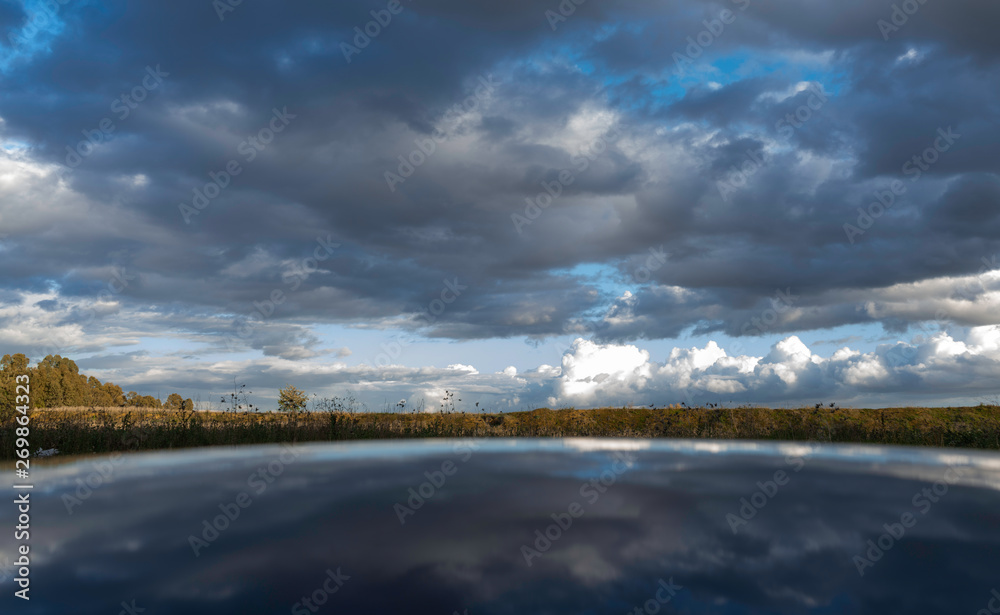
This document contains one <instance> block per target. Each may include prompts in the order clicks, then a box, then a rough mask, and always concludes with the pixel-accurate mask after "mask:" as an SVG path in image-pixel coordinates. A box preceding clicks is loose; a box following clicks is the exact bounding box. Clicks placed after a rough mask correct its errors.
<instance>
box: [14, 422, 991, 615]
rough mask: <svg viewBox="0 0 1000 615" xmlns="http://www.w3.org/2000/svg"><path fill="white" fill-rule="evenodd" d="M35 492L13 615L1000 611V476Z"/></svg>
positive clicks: (502, 450)
mask: <svg viewBox="0 0 1000 615" xmlns="http://www.w3.org/2000/svg"><path fill="white" fill-rule="evenodd" d="M6 471H7V472H10V470H6ZM32 479H33V482H34V484H35V485H36V488H35V490H34V491H33V492H32V508H31V515H32V518H31V542H30V545H31V548H32V561H31V569H30V578H31V586H30V587H31V589H30V594H29V595H30V596H31V600H30V601H29V602H24V601H22V600H20V599H17V598H14V597H13V592H14V591H15V590H16V589H18V587H17V586H16V585H15V584H14V582H13V581H12V580H11V579H10V578H5V579H4V581H3V582H2V583H0V592H2V594H0V604H2V605H3V606H2V612H4V613H10V612H13V611H12V610H11V609H12V607H17V611H16V612H18V613H58V614H60V615H63V614H70V613H72V614H79V615H85V614H90V613H108V614H114V613H119V612H126V613H128V612H143V611H139V610H138V609H145V611H144V613H145V614H147V615H158V614H161V613H185V614H198V613H213V614H218V613H299V614H305V613H313V612H316V613H431V614H441V615H451V614H453V613H455V612H458V613H464V612H465V611H468V614H469V615H478V614H493V613H497V614H499V613H511V614H514V613H516V614H527V613H615V614H625V613H726V614H740V613H761V614H763V613H872V614H876V613H877V614H879V615H884V614H888V613H912V614H918V613H949V614H952V613H968V614H969V615H973V614H975V613H977V612H978V611H980V610H981V609H987V611H986V612H989V611H988V604H989V602H990V600H991V598H992V595H991V592H993V590H995V589H1000V557H998V556H1000V455H995V454H985V453H974V452H967V451H957V450H935V449H908V448H892V447H862V446H818V445H797V444H753V443H745V442H744V443H720V442H693V441H655V442H654V441H646V440H592V439H587V440H563V441H559V440H554V441H553V440H548V441H523V440H522V441H478V442H472V441H463V442H451V441H447V442H442V441H438V442H399V443H375V444H366V443H350V444H338V445H331V444H315V445H299V446H297V447H296V448H295V449H294V450H291V451H289V450H287V449H284V448H282V447H280V446H264V447H245V448H214V449H194V450H190V451H180V452H172V453H147V454H135V455H127V456H124V457H121V458H114V459H112V458H111V457H109V456H104V457H101V456H98V457H93V458H88V459H76V460H73V461H72V462H71V463H62V464H53V465H49V466H47V467H45V468H43V469H41V470H38V471H36V472H35V473H34V475H33V477H32ZM602 480H603V482H602ZM87 481H89V483H90V485H91V486H90V487H86V488H85V487H82V486H81V484H86V483H87ZM758 483H759V484H758ZM935 483H936V486H935ZM411 488H412V489H413V490H414V491H413V492H412V493H416V494H417V495H416V496H413V495H412V494H411V492H410V491H409V490H410V489H411ZM925 489H927V490H928V491H927V492H925V491H924V490H925ZM935 489H936V491H935ZM421 490H422V494H421ZM12 493H13V492H12ZM241 494H242V495H241ZM11 499H12V498H5V500H7V503H6V504H2V505H0V526H2V527H3V528H4V529H3V538H2V539H0V564H2V563H3V562H4V559H5V558H11V557H12V556H13V555H14V552H13V549H14V548H15V544H14V542H13V541H12V540H11V538H12V532H11V531H10V529H12V528H13V526H14V525H15V524H16V521H15V519H14V514H15V510H16V509H15V506H14V505H13V504H12V503H10V500H11ZM408 500H410V501H409V502H408ZM741 509H742V510H741ZM227 514H228V516H226V515H227ZM553 515H555V517H553ZM213 523H214V524H215V526H216V527H212V524H213ZM546 534H547V536H546ZM869 540H871V541H872V543H869V542H868V541H869ZM880 541H881V546H880V545H879V542H880ZM862 573H863V574H862ZM6 576H7V575H5V574H3V573H2V572H0V578H3V577H6ZM998 595H1000V593H998ZM998 604H1000V600H996V601H994V602H993V605H994V606H996V605H998ZM129 609H131V611H130V610H129ZM636 609H638V610H636Z"/></svg>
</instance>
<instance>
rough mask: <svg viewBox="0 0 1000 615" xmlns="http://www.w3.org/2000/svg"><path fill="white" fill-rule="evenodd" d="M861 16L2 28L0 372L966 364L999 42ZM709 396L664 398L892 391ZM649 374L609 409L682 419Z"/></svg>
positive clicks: (534, 9)
mask: <svg viewBox="0 0 1000 615" xmlns="http://www.w3.org/2000/svg"><path fill="white" fill-rule="evenodd" d="M893 5H894V3H893V2H890V1H889V0H879V1H878V2H874V3H873V2H862V1H861V0H851V1H849V2H841V3H832V2H829V3H819V4H812V5H810V7H809V10H803V8H802V7H801V5H800V3H795V2H791V0H734V1H728V0H724V1H714V0H712V1H709V0H704V1H702V0H685V1H683V2H671V3H652V4H650V3H646V2H638V1H637V0H636V1H633V0H629V1H626V2H615V3H611V4H609V3H584V4H582V5H580V6H578V7H576V8H575V10H574V11H573V12H572V14H569V15H565V19H560V18H553V15H554V14H558V11H559V5H558V3H546V2H529V1H527V0H524V1H517V2H507V3H504V5H503V7H502V9H501V8H496V7H490V6H487V4H486V3H467V2H458V1H456V0H427V1H424V2H420V3H413V4H410V3H403V4H402V5H401V6H402V8H401V9H400V11H399V12H398V13H396V14H393V15H392V17H391V19H389V21H388V22H386V23H383V24H382V25H379V24H378V23H376V22H373V21H372V20H373V19H374V18H373V16H372V14H371V11H376V12H377V11H380V10H383V9H384V8H385V3H382V2H375V1H373V2H365V3H361V4H351V5H336V6H318V5H317V6H312V5H310V6H301V7H294V8H291V7H287V6H285V5H282V4H280V3H258V4H254V5H250V4H242V5H239V6H238V7H235V8H234V10H233V11H227V12H223V13H217V12H216V9H214V8H213V5H212V4H211V3H208V4H206V3H204V2H195V1H194V0H181V1H179V2H173V3H170V4H169V5H163V6H145V5H144V6H138V5H133V4H129V3H125V2H123V1H115V2H107V3H101V4H100V5H97V4H95V3H90V2H72V3H67V4H65V5H59V8H58V10H56V11H55V12H52V13H46V12H45V9H44V8H43V7H41V6H40V5H38V4H37V3H28V2H26V3H24V4H23V6H20V7H18V6H16V5H14V6H7V5H5V8H4V9H3V10H2V11H0V35H2V41H3V42H2V43H0V79H2V81H3V87H2V88H0V254H2V255H3V262H4V267H3V270H2V272H0V346H2V349H3V350H4V351H6V352H17V351H23V352H28V353H30V354H31V355H32V356H39V354H40V353H44V352H47V351H50V350H52V349H56V350H59V351H60V352H62V354H69V355H71V356H81V355H88V356H89V355H93V357H94V358H95V360H98V359H101V357H105V358H107V357H114V356H117V355H118V354H120V353H127V352H134V351H135V348H136V347H143V348H147V346H145V344H147V341H148V340H150V339H156V340H160V341H161V342H162V344H164V345H165V346H168V347H169V349H168V350H167V351H162V352H161V351H160V350H156V351H155V352H156V353H157V356H160V357H164V353H165V354H167V355H169V354H170V353H176V354H178V355H180V356H201V357H204V356H205V355H206V353H217V354H220V355H225V354H227V353H228V355H229V356H228V357H226V358H225V360H227V361H237V362H242V363H241V364H243V365H246V366H247V369H248V370H250V369H253V367H252V366H255V365H264V364H266V361H268V360H271V359H274V360H280V361H291V362H301V363H307V364H308V365H306V366H304V369H306V371H308V370H313V371H316V372H318V373H319V372H322V371H323V370H324V369H325V368H326V367H327V366H328V365H330V364H335V363H336V362H337V361H338V359H339V358H340V357H343V356H346V355H347V353H348V351H349V350H350V351H353V352H354V353H355V354H359V353H360V354H363V355H364V356H368V355H375V354H376V353H375V352H369V351H368V350H369V349H359V348H350V349H349V350H348V348H346V346H348V345H347V344H345V343H344V342H343V341H342V340H339V339H330V335H329V334H328V333H326V332H325V331H326V329H325V328H326V327H343V328H354V329H359V330H362V329H363V330H380V331H386V332H405V333H406V334H408V335H415V336H417V337H420V338H423V339H440V340H496V339H506V338H515V339H526V340H530V341H533V342H538V341H540V340H545V339H548V338H552V337H556V336H568V335H582V336H583V337H585V338H587V339H590V340H592V342H593V343H594V344H597V346H594V348H619V347H620V348H627V347H628V346H629V345H630V344H633V343H635V342H636V341H637V340H664V339H679V338H683V337H684V336H688V335H716V336H719V340H720V341H719V343H720V344H722V343H728V342H727V340H730V338H749V337H753V336H760V335H772V336H775V335H780V336H789V335H794V334H798V335H801V334H802V333H803V332H808V331H816V330H822V329H829V328H836V327H845V326H846V327H850V326H870V325H879V326H881V327H883V328H884V329H885V330H886V331H887V332H889V333H891V334H893V335H900V336H901V335H903V334H904V333H906V334H908V335H910V336H912V335H913V334H914V333H915V332H917V331H919V330H920V329H921V328H922V327H925V326H926V323H929V322H935V323H943V324H944V325H946V326H947V327H951V329H950V330H952V332H953V333H954V334H955V335H959V336H965V335H973V333H974V332H975V331H983V330H987V329H982V327H989V326H990V325H995V324H998V323H1000V316H998V314H1000V279H998V278H997V276H996V275H995V274H993V273H991V272H992V271H993V270H995V269H997V267H998V263H997V260H996V258H997V256H996V255H997V254H998V253H1000V176H998V172H1000V168H998V161H1000V133H998V128H997V126H998V125H1000V124H998V123H997V118H998V115H1000V109H998V107H997V103H996V100H995V99H996V97H995V92H996V87H997V84H998V83H1000V66H998V60H1000V44H998V43H997V42H995V37H994V36H993V34H992V32H991V31H990V29H989V28H988V27H987V24H991V23H995V22H996V20H997V18H998V17H1000V8H998V7H997V6H994V5H992V4H984V3H982V2H976V1H974V0H960V1H958V2H950V3H935V2H928V3H924V4H920V5H919V10H917V11H916V12H915V13H913V14H912V15H903V17H900V16H899V15H895V16H894V15H893ZM547 11H548V13H547ZM551 11H556V13H551ZM560 17H562V16H560ZM904 18H905V19H904ZM893 20H895V21H893ZM382 21H383V22H385V21H386V18H385V17H384V15H383V17H382ZM900 22H901V23H900ZM371 24H375V25H371ZM886 24H891V27H887V26H886ZM366 29H367V31H368V34H363V33H364V32H365V31H366ZM179 33H182V36H181V34H179ZM359 33H360V34H359ZM181 41H183V42H181ZM626 290H627V292H624V291H626ZM973 327H978V328H979V329H971V331H972V332H973V333H969V331H970V328H973ZM724 338H725V339H724ZM970 339H971V338H970ZM609 344H611V345H613V346H608V345H609ZM128 346H132V348H128ZM918 346H919V344H918ZM970 348H979V346H976V345H975V344H973V345H972V346H970ZM574 352H575V353H576V354H571V355H569V357H568V358H570V359H571V360H572V361H579V362H576V363H571V366H572V369H574V370H577V372H576V373H579V374H581V375H583V374H589V372H588V371H587V370H588V369H589V368H587V367H586V366H587V365H588V360H587V359H586V358H585V356H584V355H582V354H579V353H586V352H587V351H586V350H585V349H584V347H582V346H580V345H577V346H576V347H575V351H574ZM607 352H610V353H620V356H619V355H615V356H616V357H617V358H616V359H615V360H620V361H622V365H623V366H625V367H623V368H622V369H625V368H626V367H628V366H630V365H633V363H635V362H636V361H637V360H638V359H637V355H635V353H634V352H632V351H627V350H607ZM678 352H681V353H682V354H683V352H684V351H678ZM701 352H703V353H704V352H711V351H710V350H704V351H701ZM977 352H978V351H977ZM983 352H986V351H983ZM737 353H738V354H742V352H741V351H740V350H739V349H738V348H737ZM869 354H871V353H870V352H865V353H863V354H862V355H861V357H867V356H868V355H869ZM971 356H977V357H980V360H986V358H987V357H988V356H989V355H988V353H987V354H982V353H979V354H976V353H975V352H974V353H973V355H971ZM101 360H104V359H101ZM108 360H110V359H108ZM163 360H164V361H167V359H166V358H164V359H163ZM671 360H673V359H671ZM692 360H693V359H692ZM699 360H707V359H705V358H704V357H703V358H702V359H699ZM717 361H722V362H723V363H722V364H717ZM717 361H715V362H713V363H712V364H711V365H712V366H713V367H711V368H710V369H709V372H706V373H704V374H701V373H700V372H699V375H698V376H697V378H696V381H697V382H700V383H701V384H702V385H704V386H707V387H714V388H709V389H706V390H708V391H711V392H713V393H718V394H719V395H723V394H724V391H725V390H729V389H732V390H733V392H734V393H735V392H739V391H743V392H745V393H747V394H748V395H749V394H750V393H749V392H750V391H762V392H766V394H767V395H774V397H761V399H773V400H781V399H786V398H793V397H795V396H796V395H799V394H800V393H801V392H802V391H804V390H805V389H804V388H796V387H805V386H806V385H804V384H801V383H805V382H807V383H810V386H816V387H820V388H819V389H818V390H817V391H816V392H815V393H814V394H815V395H818V394H819V391H823V392H827V391H829V394H834V393H836V392H837V391H840V390H842V391H843V392H844V393H845V394H847V395H848V396H851V395H854V396H856V395H861V394H862V393H867V392H876V391H882V389H879V388H878V387H876V386H875V385H874V384H873V382H874V380H878V382H880V383H881V386H883V387H889V388H892V387H895V386H901V385H900V384H899V383H900V382H902V381H905V378H903V376H899V375H897V373H896V372H897V371H898V370H899V369H902V367H901V366H897V367H896V368H894V369H893V370H884V371H878V370H876V369H875V367H874V365H875V364H877V363H878V361H876V360H874V359H864V358H854V359H852V358H841V359H836V358H834V357H830V358H827V359H825V360H823V362H821V364H814V363H812V362H809V365H820V366H817V367H810V368H809V369H807V370H805V371H801V370H799V369H798V368H794V369H793V368H792V367H788V368H787V369H789V370H792V372H791V373H795V374H796V379H797V380H796V382H799V383H800V384H799V385H793V384H789V383H788V382H786V381H785V380H783V379H782V378H781V376H780V375H779V371H780V370H777V368H775V370H772V371H773V373H772V372H767V370H765V369H764V366H766V365H770V363H766V362H765V363H758V364H755V365H756V367H754V368H753V370H754V371H753V372H752V373H751V372H747V375H746V376H743V375H740V374H743V373H744V372H742V371H740V370H741V369H742V367H740V366H743V367H745V366H746V365H748V364H749V363H748V361H750V360H749V359H747V360H745V361H744V362H743V363H739V361H743V359H733V358H731V357H730V358H729V359H725V358H717ZM727 361H729V362H733V361H736V362H737V363H739V365H737V363H732V364H730V363H727ZM668 363H669V361H668ZM869 363H871V364H872V367H868V364H869ZM368 364H369V365H368V367H367V368H366V369H372V370H375V369H380V368H379V367H377V366H373V362H371V361H369V362H368ZM779 364H780V365H785V364H786V362H784V361H782V362H779V363H775V364H774V365H779ZM636 365H637V366H639V367H636V368H637V369H640V368H641V365H640V364H639V363H636ZM119 366H120V367H122V368H126V367H127V365H126V364H125V363H122V364H120V365H119ZM358 369H362V368H358ZM428 369H430V368H428ZM628 369H632V368H628ZM659 369H660V368H655V367H650V368H649V370H650V371H649V374H648V376H643V378H647V379H648V380H649V383H648V384H643V385H642V386H641V387H639V389H637V390H640V389H642V387H646V386H652V387H665V388H662V390H663V391H674V390H675V389H674V388H672V387H676V386H682V385H681V384H680V383H681V382H682V381H681V380H677V381H669V382H667V381H666V380H664V378H665V376H663V375H662V374H661V373H660V371H659ZM663 369H666V367H663ZM671 369H674V368H671ZM676 369H677V370H680V368H676ZM699 369H701V368H699ZM782 369H786V368H782ZM803 369H804V368H803ZM914 369H917V368H916V367H914ZM920 369H923V368H920ZM926 369H928V370H931V371H933V369H934V368H932V367H930V366H928V367H927V368H926ZM563 370H564V371H566V370H569V367H567V366H566V365H565V364H564V365H563ZM580 370H582V371H580ZM711 370H715V371H711ZM727 370H729V371H727ZM734 370H735V371H734ZM852 370H853V371H852ZM640 371H641V369H640ZM682 371H683V370H681V371H678V372H676V374H680V373H681V372H682ZM620 372H621V370H617V371H613V372H607V373H609V374H619V373H620ZM716 372H718V373H716ZM730 372H732V373H730ZM600 373H605V372H600ZM671 373H674V372H671ZM781 373H785V372H781ZM848 373H850V374H851V375H848ZM929 373H930V372H928V373H926V374H924V376H927V377H928V378H930V380H928V381H927V382H939V381H938V380H936V379H935V378H931V377H930V376H929V375H928V374H929ZM963 374H964V375H965V376H966V379H965V380H964V385H962V382H963V381H962V375H963ZM976 374H977V372H974V371H973V372H965V371H962V370H958V372H957V373H956V375H955V378H957V379H958V382H956V383H953V384H954V390H956V391H957V392H956V393H955V394H956V395H958V394H959V393H961V394H962V395H966V394H970V395H971V394H976V393H975V392H977V391H979V389H980V388H981V386H980V384H979V383H980V380H979V379H978V376H976ZM599 375H600V374H593V375H591V376H590V377H597V376H599ZM994 375H996V372H994ZM359 377H360V376H359ZM582 377H584V378H585V377H587V376H582ZM687 377H692V376H691V375H690V374H689V375H688V376H687ZM677 378H680V376H679V375H678V376H677ZM900 378H902V380H900ZM921 378H923V376H921ZM698 379H700V380H698ZM873 379H874V380H873ZM542 380H543V381H544V379H542ZM144 382H147V383H149V382H154V381H151V380H145V381H144ZM626 382H631V381H630V380H628V379H625V380H622V383H623V384H622V385H621V386H626V384H624V383H626ZM949 382H951V381H950V380H949ZM778 383H781V384H778ZM154 384H156V385H159V384H162V385H163V386H165V387H166V386H168V385H169V386H172V387H174V388H177V387H178V385H181V386H183V385H184V383H177V382H171V383H167V382H165V381H162V380H160V381H155V382H154ZM151 386H152V385H151ZM192 386H194V385H192ZM428 386H429V385H428ZM546 386H548V385H546ZM553 386H554V385H553ZM576 386H577V385H575V384H572V383H569V384H560V385H559V387H557V388H558V390H559V391H560V393H559V394H558V395H555V396H556V397H557V398H560V399H561V397H560V396H562V395H569V396H572V395H576V392H575V391H576V389H575V388H574V387H576ZM627 386H628V387H629V390H631V387H633V386H639V385H638V381H637V382H636V383H631V384H628V385H627ZM940 386H942V387H945V388H942V389H939V390H941V391H943V390H945V389H947V390H952V389H949V388H948V387H946V386H945V385H944V384H941V385H940ZM948 386H951V385H948ZM963 386H966V387H968V388H967V389H963ZM561 387H565V388H561ZM741 387H742V388H741ZM837 387H847V388H845V389H838V388H837ZM715 389H719V390H718V391H716V390H715ZM553 390H555V389H553ZM615 390H618V391H619V392H620V393H621V394H623V395H624V394H625V393H626V390H625V389H615ZM654 390H660V389H654ZM905 390H907V391H910V390H913V389H905ZM928 390H930V389H928ZM886 392H888V389H886ZM762 394H763V393H762Z"/></svg>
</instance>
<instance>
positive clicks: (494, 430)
mask: <svg viewBox="0 0 1000 615" xmlns="http://www.w3.org/2000/svg"><path fill="white" fill-rule="evenodd" d="M4 423H5V424H4V425H3V426H2V428H0V459H12V458H13V451H14V448H15V447H14V438H15V432H14V428H15V426H16V425H14V424H13V421H11V420H10V419H8V420H7V421H5V422H4ZM588 436H600V437H624V438H716V439H736V440H742V439H751V440H800V441H803V440H812V441H819V442H862V443H872V444H901V445H913V446H940V447H962V448H979V449H992V450H1000V407H998V406H987V405H980V406H977V407H967V408H890V409H879V410H870V409H842V408H836V409H833V408H802V409H790V410H789V409H769V408H746V407H744V408H721V409H720V408H715V409H706V408H662V409H649V408H599V409H594V410H576V409H568V410H549V409H545V408H543V409H539V410H533V411H530V412H511V413H508V414H504V413H500V414H485V413H484V414H466V413H459V412H455V413H444V414H414V413H406V414H393V413H348V412H297V413H271V412H267V413H232V412H193V411H169V410H151V409H148V408H55V409H49V410H35V411H33V412H32V416H31V434H30V446H31V449H32V450H37V449H39V448H41V449H50V448H56V449H58V450H59V452H60V454H62V455H69V454H89V453H108V452H113V451H130V450H155V449H174V448H187V447H196V446H216V445H238V444H262V443H271V442H307V441H332V440H373V439H394V438H468V437H476V438H510V437H514V438H525V437H531V438H534V437H541V438H548V437H588Z"/></svg>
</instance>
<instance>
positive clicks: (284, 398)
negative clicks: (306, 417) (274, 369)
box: [278, 384, 309, 412]
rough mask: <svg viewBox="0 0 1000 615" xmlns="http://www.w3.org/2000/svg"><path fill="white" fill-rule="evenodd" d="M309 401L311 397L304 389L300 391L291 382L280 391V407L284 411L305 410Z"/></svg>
mask: <svg viewBox="0 0 1000 615" xmlns="http://www.w3.org/2000/svg"><path fill="white" fill-rule="evenodd" d="M308 401H309V398H308V397H307V396H306V394H305V392H304V391H300V390H299V389H297V388H295V387H293V386H292V385H290V384H289V385H286V386H285V388H283V389H281V390H280V391H278V409H279V410H281V411H282V412H298V411H299V410H305V408H306V403H307V402H308Z"/></svg>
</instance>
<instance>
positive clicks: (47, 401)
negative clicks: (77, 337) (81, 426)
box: [0, 353, 194, 410]
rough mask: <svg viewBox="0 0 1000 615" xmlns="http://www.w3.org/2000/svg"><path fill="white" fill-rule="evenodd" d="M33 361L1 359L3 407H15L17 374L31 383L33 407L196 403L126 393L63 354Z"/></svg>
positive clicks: (187, 405) (190, 405) (189, 405)
mask: <svg viewBox="0 0 1000 615" xmlns="http://www.w3.org/2000/svg"><path fill="white" fill-rule="evenodd" d="M30 363H31V361H30V360H29V359H28V357H27V356H25V355H23V354H21V353H18V354H14V355H9V354H5V355H4V356H3V358H2V359H0V409H6V408H13V407H14V406H15V405H16V404H15V401H16V397H17V391H16V386H15V380H14V379H15V377H16V376H18V375H22V374H27V375H28V376H29V378H30V383H31V396H30V397H31V405H32V407H33V408H59V407H65V406H89V407H114V406H118V407H124V406H135V407H140V408H163V409H170V410H192V409H194V402H193V401H191V399H190V398H189V399H184V398H183V397H181V396H180V395H178V394H177V393H171V394H170V395H168V396H167V399H166V401H164V402H161V401H160V400H159V399H157V398H156V397H153V396H152V395H140V394H139V393H136V392H135V391H129V392H127V393H126V392H124V391H123V390H122V388H121V387H120V386H118V385H117V384H114V383H112V382H104V383H102V382H101V381H100V380H98V379H97V378H95V377H93V376H89V377H88V376H85V375H83V374H81V373H80V368H78V367H77V365H76V363H74V362H73V361H72V360H71V359H67V358H65V357H61V356H59V355H48V356H47V357H45V358H44V359H42V360H41V361H39V362H38V365H37V366H35V367H29V364H30Z"/></svg>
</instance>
